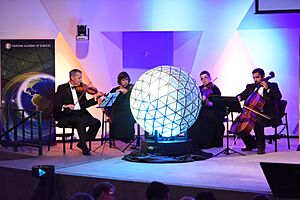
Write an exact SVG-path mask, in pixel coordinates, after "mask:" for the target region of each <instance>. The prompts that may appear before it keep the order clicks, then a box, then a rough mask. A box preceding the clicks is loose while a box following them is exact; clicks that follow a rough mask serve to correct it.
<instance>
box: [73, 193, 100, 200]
mask: <svg viewBox="0 0 300 200" xmlns="http://www.w3.org/2000/svg"><path fill="white" fill-rule="evenodd" d="M69 200H94V197H92V196H91V195H90V194H89V193H86V192H76V193H75V194H73V195H72V196H71V197H70V198H69Z"/></svg>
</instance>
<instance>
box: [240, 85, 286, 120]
mask: <svg viewBox="0 0 300 200" xmlns="http://www.w3.org/2000/svg"><path fill="white" fill-rule="evenodd" d="M268 85H269V89H270V90H269V92H268V91H267V90H266V89H264V90H263V97H264V99H265V105H264V107H263V113H265V114H266V115H269V116H270V117H271V124H272V126H276V125H278V124H280V122H281V119H280V117H279V109H278V102H279V100H280V99H281V97H282V95H281V92H280V90H279V88H278V85H277V83H271V82H268ZM256 86H257V85H256V84H255V83H252V84H248V85H247V86H246V89H245V90H244V91H243V92H242V93H241V94H239V96H240V97H241V100H247V98H248V97H249V96H250V95H251V94H252V93H253V91H254V89H255V88H256Z"/></svg>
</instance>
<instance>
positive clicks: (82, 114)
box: [53, 69, 103, 155]
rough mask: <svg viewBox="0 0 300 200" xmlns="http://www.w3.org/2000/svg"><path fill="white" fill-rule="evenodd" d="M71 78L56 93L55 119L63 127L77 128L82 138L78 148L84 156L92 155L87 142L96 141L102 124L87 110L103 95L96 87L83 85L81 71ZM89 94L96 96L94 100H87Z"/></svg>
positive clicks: (70, 75)
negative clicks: (64, 125)
mask: <svg viewBox="0 0 300 200" xmlns="http://www.w3.org/2000/svg"><path fill="white" fill-rule="evenodd" d="M69 78H70V80H69V82H68V83H65V84H62V85H59V86H58V88H57V91H56V93H55V99H54V112H53V114H54V118H55V120H57V121H58V123H60V124H62V125H63V124H66V125H67V124H68V125H72V126H74V127H76V129H77V132H78V135H79V138H80V141H79V143H78V144H77V147H78V148H80V149H81V150H82V153H83V155H91V153H90V150H89V149H88V147H87V145H86V141H92V140H93V139H95V137H96V135H97V133H98V130H99V128H100V125H101V123H100V121H99V120H98V119H96V118H94V117H93V116H92V115H91V114H90V113H89V112H88V111H87V110H86V108H88V107H90V106H93V105H96V104H97V103H98V100H99V98H100V97H101V96H103V94H102V93H101V92H98V91H97V89H96V88H94V87H88V86H87V85H84V84H82V82H81V81H82V72H81V71H80V70H79V69H73V70H71V71H70V72H69ZM87 92H91V93H92V94H94V95H93V98H91V99H89V100H87V98H86V93H87ZM87 127H89V129H88V131H86V128H87Z"/></svg>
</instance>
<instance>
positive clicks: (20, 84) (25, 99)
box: [2, 72, 55, 141]
mask: <svg viewBox="0 0 300 200" xmlns="http://www.w3.org/2000/svg"><path fill="white" fill-rule="evenodd" d="M54 89H55V79H54V77H53V76H51V75H49V74H44V73H39V72H31V73H24V74H20V75H19V76H17V77H15V78H13V79H11V80H10V81H9V83H7V84H6V85H5V87H4V88H3V96H2V105H3V106H4V107H6V108H11V109H17V110H19V111H17V110H16V111H12V112H3V115H2V120H3V123H2V129H3V130H6V129H8V128H10V127H13V125H14V121H15V122H19V121H21V120H22V119H23V118H24V117H28V116H29V115H31V114H32V113H33V112H32V111H42V137H43V141H48V135H49V120H50V117H51V113H52V109H53V95H54V91H55V90H54ZM20 110H24V116H22V115H23V114H22V112H21V111H20ZM30 121H31V120H27V121H26V122H25V123H24V124H23V126H18V131H17V136H18V140H21V139H22V137H23V136H22V132H23V128H24V132H25V138H26V139H25V140H27V138H30V132H31V129H33V133H34V134H33V136H34V138H33V139H34V141H37V139H38V134H36V133H37V131H36V130H37V129H38V123H37V121H38V119H37V115H35V116H33V118H32V128H31V125H30V124H31V122H30ZM7 127H8V128H7ZM52 135H53V138H52V139H55V138H54V136H55V134H52ZM4 139H5V140H9V141H13V140H14V137H13V134H8V135H7V136H6V137H5V138H4Z"/></svg>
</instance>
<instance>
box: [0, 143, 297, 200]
mask: <svg viewBox="0 0 300 200" xmlns="http://www.w3.org/2000/svg"><path fill="white" fill-rule="evenodd" d="M224 142H225V140H224ZM230 143H231V139H230ZM98 144H99V142H94V143H93V149H95V148H96V147H97V146H98ZM117 145H118V146H120V147H121V148H122V147H123V148H124V147H125V146H126V144H123V143H120V142H118V143H117ZM242 146H243V144H242V141H241V140H238V142H237V145H236V146H235V147H234V149H235V150H238V151H240V148H241V147H242ZM278 147H279V149H278V152H277V153H275V152H274V146H273V144H272V145H271V144H267V149H266V152H267V154H265V155H257V154H256V152H255V151H253V152H247V153H246V154H247V156H241V155H239V154H231V155H224V154H221V155H219V156H218V157H213V158H211V159H208V160H203V161H196V162H188V163H172V164H157V163H156V164H153V163H152V164H149V163H135V162H128V161H124V160H122V157H123V156H124V155H125V154H128V153H130V151H131V150H129V149H128V150H127V151H126V152H125V153H123V152H121V151H119V150H117V149H113V148H109V146H108V144H107V145H106V146H105V148H104V150H103V149H102V147H101V148H100V149H98V150H97V151H96V152H95V153H92V155H91V156H83V155H82V154H81V152H80V151H79V149H77V148H76V147H74V150H70V149H67V153H66V155H63V153H62V146H61V144H58V145H56V146H54V147H52V148H51V150H50V151H49V152H47V151H46V148H45V149H44V152H45V154H44V155H43V156H37V153H36V150H34V149H33V151H32V152H30V151H31V150H30V149H29V148H25V147H24V148H23V152H20V153H13V152H12V150H11V149H6V148H4V147H0V177H1V179H0V185H1V187H0V193H1V199H22V200H24V199H39V184H40V180H39V179H38V178H34V177H31V168H32V166H33V165H45V164H47V165H54V166H55V173H56V177H55V186H54V192H53V198H52V199H67V198H68V197H70V195H71V194H73V193H75V192H78V191H87V192H89V191H90V190H91V188H92V186H93V185H94V184H95V183H96V182H99V181H103V180H105V181H109V182H112V183H113V184H115V185H116V188H117V199H120V200H124V199H136V200H139V199H145V191H146V187H147V185H148V183H150V182H151V181H154V180H155V181H160V182H163V183H165V184H167V185H168V186H169V187H170V189H171V199H180V197H183V196H195V195H196V194H197V193H198V192H199V191H201V190H209V191H212V192H213V193H214V195H215V196H216V197H217V199H251V197H252V196H253V195H254V194H256V193H264V194H270V195H271V190H270V188H269V186H268V183H267V181H266V179H265V177H264V174H263V171H262V170H261V168H260V165H259V162H262V161H263V162H276V163H298V164H300V152H299V151H296V149H297V147H298V138H293V139H291V150H290V151H288V150H287V144H286V139H285V138H282V139H280V140H279V143H278ZM222 149H223V148H211V149H207V150H206V151H207V152H211V153H213V154H216V153H218V152H219V151H221V150H222ZM102 151H103V152H102ZM273 199H279V198H276V197H273Z"/></svg>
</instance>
